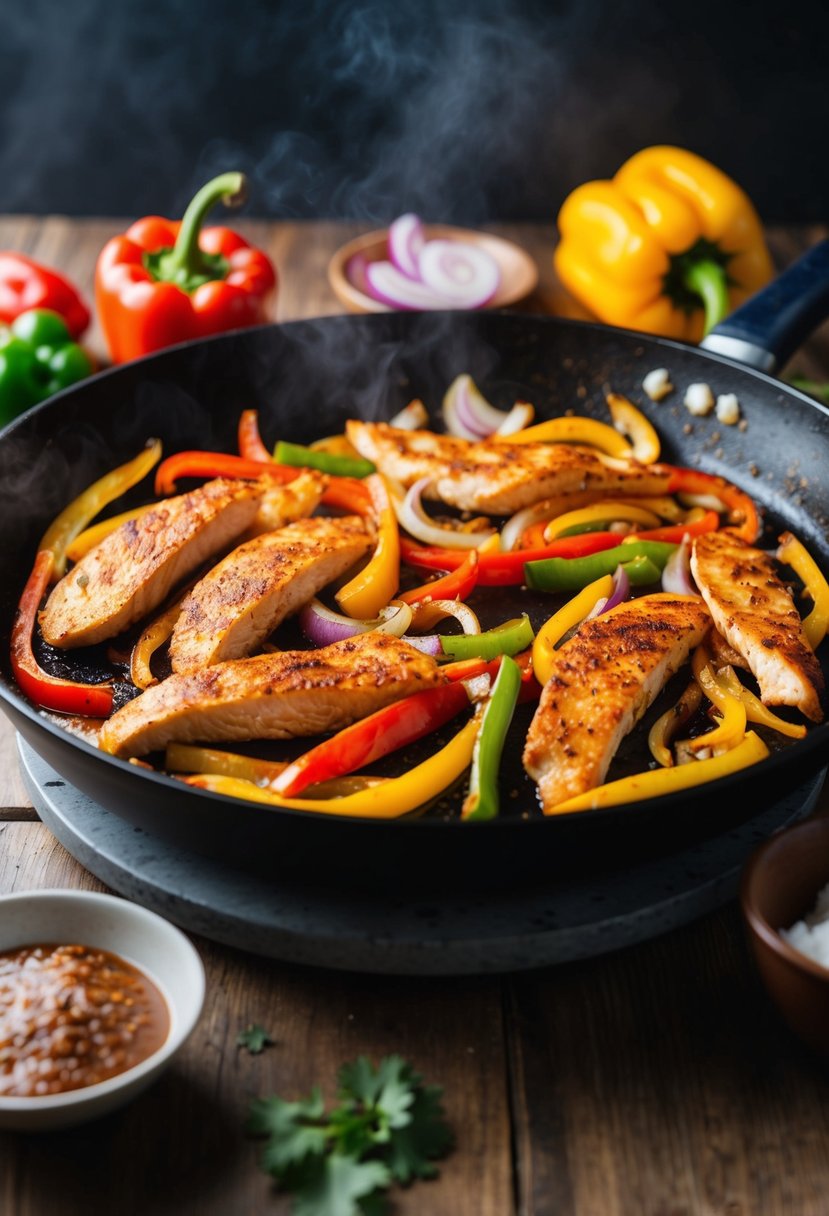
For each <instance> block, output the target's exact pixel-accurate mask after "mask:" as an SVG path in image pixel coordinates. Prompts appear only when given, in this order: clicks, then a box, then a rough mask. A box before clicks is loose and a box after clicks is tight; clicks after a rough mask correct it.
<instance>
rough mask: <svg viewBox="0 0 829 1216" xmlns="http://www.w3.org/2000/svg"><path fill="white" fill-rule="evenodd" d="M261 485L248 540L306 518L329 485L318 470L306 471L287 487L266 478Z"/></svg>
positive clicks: (287, 484) (288, 483)
mask: <svg viewBox="0 0 829 1216" xmlns="http://www.w3.org/2000/svg"><path fill="white" fill-rule="evenodd" d="M261 484H262V500H261V502H260V503H259V510H258V511H257V512H256V518H255V519H254V521H253V523H252V524H251V526H250V528H249V529H248V531H247V533H246V534H245V535H246V537H253V536H261V534H262V533H263V532H275V531H276V530H277V528H284V527H285V525H286V524H291V523H293V522H294V520H296V519H305V518H306V517H307V516H309V515H310V514H311V512H312V511H313V510H314V509H315V508H316V507H317V506H318V505H319V501H320V499H321V498H322V496H323V494H324V493H325V487H326V486H327V485H328V478H327V477H326V476H325V474H324V473H318V472H317V470H316V469H306V470H305V472H304V473H300V475H299V477H296V478H295V479H294V480H293V481H289V482H287V483H286V484H285V485H281V484H280V483H279V482H275V481H272V480H271V479H270V478H268V477H263V478H262V483H261Z"/></svg>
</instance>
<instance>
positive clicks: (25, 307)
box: [0, 250, 89, 341]
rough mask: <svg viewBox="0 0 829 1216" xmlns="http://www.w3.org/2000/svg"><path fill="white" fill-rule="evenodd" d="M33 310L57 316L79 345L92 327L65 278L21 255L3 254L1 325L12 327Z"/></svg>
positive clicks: (0, 277) (0, 299) (73, 290)
mask: <svg viewBox="0 0 829 1216" xmlns="http://www.w3.org/2000/svg"><path fill="white" fill-rule="evenodd" d="M33 308H50V309H51V310H52V312H56V313H58V314H59V315H60V316H61V317H63V319H64V321H65V322H66V328H67V329H68V330H69V333H70V334H71V336H72V337H73V338H74V339H75V340H76V341H77V339H78V338H79V337H80V336H81V334H82V333H83V331H84V330H85V329H86V327H87V325H88V324H89V309H88V308H87V307H86V304H84V302H83V300H82V299H81V297H80V295H79V294H78V292H77V291H76V290H75V288H74V287H73V286H72V284H71V283H70V282H69V280H68V279H65V278H64V277H63V275H60V274H57V273H56V272H55V271H54V270H49V269H47V267H46V266H41V265H40V263H39V262H34V261H32V259H31V258H27V257H24V255H23V254H22V253H13V252H11V251H8V250H7V251H4V252H2V253H0V321H3V322H4V323H5V324H6V325H10V324H11V323H12V321H14V320H15V319H16V318H17V317H19V316H20V315H21V313H24V312H29V311H30V310H31V309H33Z"/></svg>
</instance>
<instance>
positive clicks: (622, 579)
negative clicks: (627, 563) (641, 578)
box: [585, 566, 630, 621]
mask: <svg viewBox="0 0 829 1216" xmlns="http://www.w3.org/2000/svg"><path fill="white" fill-rule="evenodd" d="M629 598H630V579H629V578H628V572H627V570H625V568H624V566H617V567H616V570H615V572H614V575H613V590H612V591H611V593H610V595H609V596H608V597H607V599H604V600H597V602H596V605H595V607H594V608H593V610H592V612H589V613H588V614H587V617H586V618H585V619H586V620H588V621H589V620H591V619H592V618H593V617H594V616H603V615H604V614H605V612H610V610H611V608H617V607H618V606H619V604H624V603H626V601H627V600H628V599H629Z"/></svg>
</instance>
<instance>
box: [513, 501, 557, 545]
mask: <svg viewBox="0 0 829 1216" xmlns="http://www.w3.org/2000/svg"><path fill="white" fill-rule="evenodd" d="M552 515H553V507H552V504H551V503H550V502H544V501H542V502H537V503H534V504H533V505H532V506H531V507H522V508H521V510H520V511H516V513H515V515H513V516H511V517H510V518H509V519H508V520H507V522H506V523H505V524H504V526H503V528H502V529H501V550H502V551H503V552H504V553H511V552H512V550H513V549H515V548H517V547H518V542H519V541H520V539H521V537H522V536H523V535H524V533H525V532H526V531H527V528H531V527H532V525H533V524H537V523H540V522H541V520H542V519H550V518H551V517H552Z"/></svg>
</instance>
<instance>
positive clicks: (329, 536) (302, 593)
mask: <svg viewBox="0 0 829 1216" xmlns="http://www.w3.org/2000/svg"><path fill="white" fill-rule="evenodd" d="M370 544H371V539H370V537H369V536H368V535H367V533H366V530H365V527H364V526H363V521H362V520H361V519H358V518H357V516H356V515H348V516H346V517H345V518H343V519H301V520H298V521H297V522H296V523H293V524H289V525H288V526H287V527H286V528H281V529H280V530H279V531H278V532H266V533H265V534H264V535H263V536H257V537H255V538H254V539H253V540H249V541H246V542H245V543H244V544H243V545H239V547H238V548H237V549H234V550H233V552H232V553H229V554H228V555H227V557H225V558H224V559H223V560H222V561H220V562H219V564H218V565H216V566H214V567H213V569H212V570H210V571H209V573H208V574H206V575H205V577H204V578H203V579H202V580H201V582H199V583H197V584H196V586H195V587H194V588H193V590H192V591H191V592H190V594H189V595H188V596H187V599H186V600H185V601H184V603H183V604H182V607H181V615H180V616H179V618H178V620H177V621H176V624H175V627H174V629H173V636H172V639H171V641H170V661H171V663H172V667H173V671H177V672H181V671H194V670H195V669H196V668H197V667H204V666H207V664H209V663H218V662H220V661H222V660H224V659H240V658H243V657H244V656H245V655H248V654H251V653H253V651H254V650H256V649H257V647H258V646H259V645H260V643H261V642H263V641H264V640H265V638H266V637H267V636H268V634H269V633H272V632H273V630H274V629H276V627H277V625H279V624H280V623H281V622H282V621H284V620H285V618H286V617H287V616H290V615H291V613H293V612H296V611H297V609H299V608H301V607H302V605H303V604H307V603H308V600H310V599H312V598H313V596H315V595H316V594H317V592H318V591H320V590H321V589H322V588H323V587H325V586H326V584H327V583H330V582H331V581H332V579H335V578H339V576H340V575H341V574H344V573H345V572H346V570H348V569H349V567H351V566H353V565H354V563H355V562H356V561H359V559H360V558H361V557H362V556H363V555H364V554H365V553H366V551H367V550H368V548H369V546H370Z"/></svg>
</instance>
